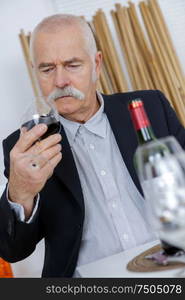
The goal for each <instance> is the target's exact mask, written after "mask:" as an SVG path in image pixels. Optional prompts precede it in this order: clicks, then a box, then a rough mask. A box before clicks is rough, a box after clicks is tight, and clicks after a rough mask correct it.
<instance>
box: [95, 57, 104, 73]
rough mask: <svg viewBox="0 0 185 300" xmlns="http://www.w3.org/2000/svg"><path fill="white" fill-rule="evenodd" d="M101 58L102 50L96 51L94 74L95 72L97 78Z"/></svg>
mask: <svg viewBox="0 0 185 300" xmlns="http://www.w3.org/2000/svg"><path fill="white" fill-rule="evenodd" d="M102 59H103V56H102V52H101V51H98V52H97V53H96V56H95V64H96V74H97V77H98V78H99V75H100V71H101V66H102Z"/></svg>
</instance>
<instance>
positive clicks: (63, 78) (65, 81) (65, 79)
mask: <svg viewBox="0 0 185 300" xmlns="http://www.w3.org/2000/svg"><path fill="white" fill-rule="evenodd" d="M68 85H70V78H69V74H68V72H67V71H66V70H65V69H64V68H63V67H62V66H58V68H57V70H56V74H55V86H56V87H58V88H63V87H65V86H68Z"/></svg>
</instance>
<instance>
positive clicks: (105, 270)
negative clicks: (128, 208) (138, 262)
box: [76, 240, 182, 278]
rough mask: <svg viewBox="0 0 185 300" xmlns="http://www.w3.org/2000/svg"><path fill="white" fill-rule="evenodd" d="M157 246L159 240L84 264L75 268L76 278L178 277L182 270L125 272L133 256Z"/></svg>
mask: <svg viewBox="0 0 185 300" xmlns="http://www.w3.org/2000/svg"><path fill="white" fill-rule="evenodd" d="M157 244H159V240H155V241H153V242H150V243H147V244H144V245H140V246H138V247H136V248H132V249H129V250H126V251H123V252H120V253H118V254H115V255H112V256H109V257H106V258H104V259H100V260H97V261H95V262H93V263H90V264H86V265H83V266H80V267H77V269H76V271H77V276H79V277H85V278H95V277H99V278H106V277H110V278H118V277H120V278H141V277H143V278H150V277H151V278H152V277H156V278H160V277H163V278H169V277H180V272H181V271H182V268H179V269H173V270H165V271H155V272H131V271H129V270H127V268H126V266H127V263H128V262H129V261H130V260H131V259H133V258H134V257H135V256H137V255H139V254H140V253H142V252H143V251H146V250H147V249H149V248H151V247H153V246H155V245H157Z"/></svg>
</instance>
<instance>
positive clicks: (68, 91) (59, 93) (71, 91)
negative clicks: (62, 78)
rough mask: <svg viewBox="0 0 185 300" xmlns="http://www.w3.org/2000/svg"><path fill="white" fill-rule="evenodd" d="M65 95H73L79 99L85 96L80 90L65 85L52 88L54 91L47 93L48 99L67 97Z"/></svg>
mask: <svg viewBox="0 0 185 300" xmlns="http://www.w3.org/2000/svg"><path fill="white" fill-rule="evenodd" d="M67 96H69V97H74V98H76V99H79V100H84V98H85V95H84V93H82V92H81V91H79V90H77V89H75V88H74V87H70V86H66V87H64V88H63V89H60V88H56V89H54V91H52V92H51V93H50V94H49V96H48V100H49V101H52V100H54V101H55V100H56V99H58V98H61V97H67Z"/></svg>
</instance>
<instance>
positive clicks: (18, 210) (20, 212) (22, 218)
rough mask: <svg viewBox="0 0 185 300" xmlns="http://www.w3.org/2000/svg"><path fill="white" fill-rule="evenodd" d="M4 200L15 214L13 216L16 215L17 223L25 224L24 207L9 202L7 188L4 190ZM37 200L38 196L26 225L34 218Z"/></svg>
mask: <svg viewBox="0 0 185 300" xmlns="http://www.w3.org/2000/svg"><path fill="white" fill-rule="evenodd" d="M6 198H7V200H8V203H9V204H10V207H11V209H12V210H13V211H14V212H15V215H16V217H17V219H18V220H19V221H22V222H25V214H24V207H23V206H22V205H21V204H19V203H15V202H12V201H10V200H9V197H8V187H7V190H6ZM39 200H40V195H39V194H38V195H37V196H36V197H35V206H34V210H33V212H32V215H31V217H30V218H29V219H28V220H27V221H26V222H25V223H28V224H29V223H31V221H32V219H33V217H34V215H35V213H36V211H37V208H38V204H39Z"/></svg>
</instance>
